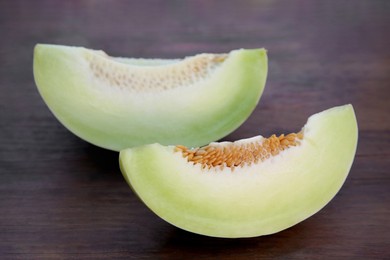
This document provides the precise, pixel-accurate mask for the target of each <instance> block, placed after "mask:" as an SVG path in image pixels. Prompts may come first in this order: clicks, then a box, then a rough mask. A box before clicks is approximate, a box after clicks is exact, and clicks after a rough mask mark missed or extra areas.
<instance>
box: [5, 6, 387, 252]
mask: <svg viewBox="0 0 390 260" xmlns="http://www.w3.org/2000/svg"><path fill="white" fill-rule="evenodd" d="M389 13H390V2H389V1H386V0H384V1H380V0H376V1H364V0H361V1H358V0H355V1H338V0H332V1H310V0H297V1H287V0H285V1H283V0H280V1H269V0H264V1H261V0H246V1H233V0H232V1H112V2H107V1H88V0H85V1H48V0H47V1H1V2H0V35H1V36H0V37H1V40H0V62H1V66H0V146H1V149H0V258H1V259H111V258H115V259H116V258H124V259H210V258H218V259H390V249H389V248H390V235H389V234H390V221H389V219H390V208H389V207H390V172H389V170H390V167H389V166H390V152H389V151H388V149H389V148H390V137H389V136H390V135H389V134H390V120H389V112H390V105H389V98H390V85H389V82H390V51H389V50H390V48H389V46H390V34H389V32H390V15H389ZM38 42H41V43H57V44H65V45H78V46H85V47H89V48H94V49H104V50H106V51H107V52H108V53H109V54H112V55H118V56H135V57H162V58H168V57H182V56H186V55H192V54H195V53H200V52H224V51H228V50H231V49H235V48H253V47H265V48H267V49H268V50H269V59H270V64H269V78H268V82H267V87H266V90H265V93H264V95H263V97H262V99H261V102H260V104H259V106H258V107H257V108H256V110H255V111H254V113H253V114H252V116H251V117H250V118H249V119H248V120H247V121H246V122H245V123H244V124H243V125H242V126H241V127H240V128H239V129H237V130H236V131H235V132H234V133H232V134H230V135H229V136H227V137H226V138H224V140H236V139H240V138H244V137H250V136H254V135H258V134H263V135H269V134H271V133H283V132H284V133H286V132H291V131H295V130H297V129H298V130H299V129H300V128H301V127H302V125H303V124H304V123H305V121H306V119H307V117H308V116H309V115H311V114H313V113H316V112H319V111H322V110H324V109H326V108H329V107H332V106H335V105H341V104H346V103H352V104H353V105H354V108H355V110H356V114H357V118H358V122H359V130H360V137H359V147H358V151H357V156H356V159H355V162H354V165H353V167H352V170H351V172H350V176H349V178H348V180H347V181H346V183H345V185H344V187H343V188H342V190H341V191H340V192H339V193H338V195H337V196H336V197H335V199H334V200H333V201H332V202H331V203H330V204H328V205H327V206H326V207H325V208H324V209H323V210H322V211H320V212H319V213H318V214H316V215H315V216H313V217H311V218H309V219H308V220H306V221H304V222H302V223H300V224H298V225H296V226H294V227H292V228H290V229H288V230H286V231H283V232H280V233H278V234H275V235H271V236H265V237H258V238H251V239H234V240H229V239H216V238H209V237H204V236H198V235H195V234H191V233H188V232H185V231H182V230H179V229H177V228H175V227H173V226H171V225H169V224H167V223H166V222H164V221H163V220H161V219H159V218H158V217H157V216H155V215H154V214H153V213H151V212H150V211H149V210H148V209H147V208H146V207H145V206H144V205H143V204H142V203H141V202H140V201H139V200H138V198H137V197H136V196H135V195H134V194H133V193H132V191H131V190H130V189H129V188H128V186H127V184H126V183H125V181H124V179H123V177H122V176H121V173H120V171H119V168H118V159H117V157H118V154H117V153H114V152H110V151H106V150H103V149H100V148H97V147H94V146H92V145H90V144H88V143H86V142H84V141H82V140H80V139H78V138H77V137H75V136H74V135H72V134H71V133H70V132H68V131H67V130H66V129H65V128H64V127H62V126H61V125H60V124H59V122H58V121H57V120H56V119H55V118H54V117H53V115H52V114H51V113H50V111H49V110H48V109H47V107H46V106H45V104H44V103H43V101H42V99H41V98H40V96H39V94H38V92H37V90H36V87H35V83H34V80H33V76H32V51H33V47H34V45H35V44H36V43H38Z"/></svg>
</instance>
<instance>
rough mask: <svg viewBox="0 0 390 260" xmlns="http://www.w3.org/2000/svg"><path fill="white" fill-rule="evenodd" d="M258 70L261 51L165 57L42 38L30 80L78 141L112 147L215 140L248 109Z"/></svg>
mask: <svg viewBox="0 0 390 260" xmlns="http://www.w3.org/2000/svg"><path fill="white" fill-rule="evenodd" d="M266 76H267V55H266V51H265V50H264V49H252V50H245V49H240V50H234V51H231V52H230V53H228V54H199V55H195V56H192V57H187V58H184V59H172V60H169V59H168V60H164V59H135V58H120V57H119V58H115V57H110V56H108V55H107V54H105V53H104V52H103V51H95V50H90V49H86V48H82V47H69V46H61V45H48V44H38V45H36V47H35V51H34V77H35V81H36V85H37V87H38V89H39V92H40V94H41V96H42V98H43V99H44V101H45V102H46V104H47V106H48V107H49V109H50V110H51V111H52V112H53V113H54V115H55V116H56V117H57V118H58V120H59V121H60V122H61V123H62V124H63V125H64V126H65V127H67V128H68V129H69V130H70V131H71V132H73V133H74V134H76V135H77V136H79V137H81V138H82V139H84V140H86V141H88V142H90V143H92V144H95V145H97V146H100V147H104V148H107V149H111V150H116V151H119V150H121V149H124V148H128V147H133V146H138V145H143V144H148V143H155V142H158V143H161V144H165V145H174V144H184V145H187V146H192V147H194V146H200V145H205V144H208V143H209V142H212V141H215V140H218V139H219V138H221V137H223V136H225V135H227V134H229V133H230V132H232V131H233V130H235V129H236V128H237V127H238V126H240V125H241V124H242V123H243V122H244V121H245V119H246V118H247V117H248V116H249V115H250V114H251V112H252V111H253V109H254V108H255V106H256V105H257V103H258V101H259V99H260V96H261V94H262V92H263V89H264V85H265V81H266Z"/></svg>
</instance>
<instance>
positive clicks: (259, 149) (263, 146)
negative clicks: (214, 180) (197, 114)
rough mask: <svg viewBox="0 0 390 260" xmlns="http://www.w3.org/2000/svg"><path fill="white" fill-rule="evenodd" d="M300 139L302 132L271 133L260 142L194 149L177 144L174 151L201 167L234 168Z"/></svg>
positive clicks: (282, 148) (275, 153) (260, 159)
mask: <svg viewBox="0 0 390 260" xmlns="http://www.w3.org/2000/svg"><path fill="white" fill-rule="evenodd" d="M302 139H303V133H302V132H299V133H298V134H295V133H291V134H288V135H284V134H282V135H280V136H276V135H272V136H270V137H269V138H266V139H263V140H262V142H252V143H246V144H237V143H230V144H228V145H207V146H204V147H200V148H195V149H189V148H187V147H185V146H182V145H178V146H176V147H175V151H176V152H181V153H182V154H183V157H184V158H187V161H188V162H192V163H193V164H201V165H202V168H208V169H210V168H211V167H220V169H223V168H224V167H225V166H226V167H230V168H231V169H232V170H234V168H235V167H238V166H241V167H243V166H244V165H251V164H252V163H258V162H260V161H264V160H266V159H268V158H270V157H271V156H275V155H277V154H279V153H280V152H281V151H283V150H285V149H287V148H289V147H291V146H297V145H299V143H300V141H299V140H302Z"/></svg>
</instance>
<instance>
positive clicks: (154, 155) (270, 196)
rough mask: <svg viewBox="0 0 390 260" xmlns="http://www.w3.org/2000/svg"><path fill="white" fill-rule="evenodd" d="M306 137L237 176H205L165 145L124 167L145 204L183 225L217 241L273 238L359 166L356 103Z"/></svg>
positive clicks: (329, 113)
mask: <svg viewBox="0 0 390 260" xmlns="http://www.w3.org/2000/svg"><path fill="white" fill-rule="evenodd" d="M303 133H304V139H303V140H301V144H300V145H299V146H296V147H290V148H289V149H287V150H285V151H282V152H280V153H279V154H278V155H276V156H274V157H273V158H271V159H267V160H265V161H263V162H260V163H258V164H252V166H245V167H243V168H236V169H235V170H234V172H232V171H231V170H230V169H229V168H228V167H225V168H224V170H222V171H220V170H213V169H212V170H211V171H209V170H206V169H205V170H203V169H201V166H200V165H199V164H195V165H193V164H192V163H188V162H187V159H186V158H183V157H182V156H181V153H180V152H174V147H173V146H162V145H160V144H151V145H146V146H141V147H137V148H133V149H126V150H123V151H121V153H120V166H121V170H122V173H123V175H124V177H125V179H126V181H127V182H128V184H129V185H130V186H131V187H132V189H133V190H134V191H135V193H136V194H137V195H138V196H139V197H140V199H141V200H142V201H143V202H144V203H145V204H146V205H147V206H148V207H149V208H150V209H151V210H152V211H154V212H155V213H156V214H157V215H158V216H160V217H161V218H163V219H164V220H166V221H167V222H169V223H171V224H173V225H175V226H177V227H180V228H182V229H184V230H188V231H191V232H194V233H198V234H203V235H207V236H213V237H228V238H236V237H254V236H260V235H267V234H272V233H276V232H279V231H281V230H284V229H286V228H289V227H291V226H293V225H295V224H297V223H299V222H301V221H303V220H304V219H306V218H308V217H310V216H311V215H313V214H314V213H316V212H318V211H319V210H320V209H321V208H323V207H324V206H325V205H326V204H327V203H328V202H329V201H330V200H331V199H332V198H333V197H334V196H335V194H336V193H337V192H338V191H339V190H340V188H341V186H342V185H343V183H344V181H345V179H346V177H347V175H348V172H349V170H350V168H351V165H352V162H353V159H354V155H355V151H356V146H357V138H358V128H357V122H356V118H355V114H354V110H353V107H352V106H351V105H345V106H341V107H336V108H332V109H329V110H326V111H323V112H321V113H318V114H315V115H313V116H311V117H310V118H309V119H308V121H307V124H306V125H305V126H304V128H303ZM256 138H258V139H261V138H262V137H261V136H259V137H256ZM250 141H251V139H248V140H245V139H244V140H240V141H239V142H250Z"/></svg>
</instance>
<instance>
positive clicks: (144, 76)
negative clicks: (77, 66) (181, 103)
mask: <svg viewBox="0 0 390 260" xmlns="http://www.w3.org/2000/svg"><path fill="white" fill-rule="evenodd" d="M85 57H86V60H87V62H88V64H89V68H90V71H91V72H92V75H93V77H94V78H96V80H98V81H99V82H101V83H103V84H104V85H107V86H110V87H114V88H117V89H121V90H125V91H130V92H135V93H145V92H158V91H166V90H169V89H174V88H178V87H183V86H190V85H193V84H195V83H197V82H199V81H201V80H204V79H206V78H207V77H209V76H210V75H211V74H212V73H213V72H214V71H215V69H217V68H218V67H219V66H220V65H221V64H222V63H223V62H224V61H225V60H226V58H227V57H228V55H227V54H199V55H195V56H192V57H187V58H184V59H182V60H172V62H170V60H161V59H135V58H114V57H110V56H108V55H107V54H105V53H104V52H97V51H92V52H88V53H86V54H85Z"/></svg>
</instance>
